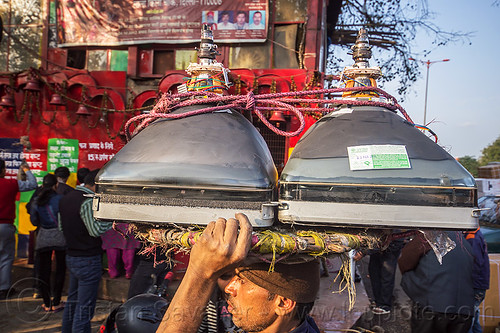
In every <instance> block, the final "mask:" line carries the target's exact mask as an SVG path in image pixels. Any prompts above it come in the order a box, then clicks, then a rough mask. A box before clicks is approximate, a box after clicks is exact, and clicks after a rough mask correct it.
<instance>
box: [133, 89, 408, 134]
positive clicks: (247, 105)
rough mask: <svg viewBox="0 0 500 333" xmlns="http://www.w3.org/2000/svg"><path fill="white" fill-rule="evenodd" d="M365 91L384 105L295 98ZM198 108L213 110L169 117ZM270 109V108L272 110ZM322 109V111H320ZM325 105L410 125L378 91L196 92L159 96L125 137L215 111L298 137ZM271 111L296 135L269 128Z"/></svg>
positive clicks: (397, 107) (393, 101)
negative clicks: (250, 115) (293, 123)
mask: <svg viewBox="0 0 500 333" xmlns="http://www.w3.org/2000/svg"><path fill="white" fill-rule="evenodd" d="M363 91H368V92H372V93H377V94H378V95H379V96H382V97H385V98H386V99H387V102H382V101H373V100H356V99H341V98H333V99H325V98H298V97H304V96H319V95H323V96H325V95H326V96H328V95H331V94H338V93H344V92H363ZM197 96H203V98H192V97H197ZM298 103H300V104H310V105H311V104H318V107H302V106H300V107H299V106H294V104H298ZM201 104H204V105H206V104H212V105H214V106H210V107H206V108H201V109H198V110H193V111H188V112H183V113H179V114H173V113H171V112H172V111H174V110H176V109H179V108H182V107H185V106H191V105H201ZM264 105H265V106H264ZM270 105H273V106H272V107H271V106H270ZM320 105H322V107H320ZM329 105H333V106H337V105H358V106H379V107H384V108H387V109H389V110H392V111H399V112H401V114H402V115H403V116H404V118H405V119H406V120H407V121H409V122H410V123H412V124H413V121H412V120H411V118H410V116H409V115H408V114H407V113H406V111H405V110H404V109H403V107H401V105H399V104H398V102H397V100H396V98H394V97H393V96H391V95H389V94H388V93H386V92H385V91H383V90H382V89H380V88H375V87H350V88H334V89H318V90H307V91H293V92H283V93H271V94H262V95H254V94H253V92H252V91H250V92H249V93H248V94H246V95H227V96H221V95H218V94H215V93H210V92H206V91H198V92H188V93H183V94H175V95H170V94H167V93H165V94H162V95H161V97H160V99H159V100H158V102H157V103H156V105H155V106H154V107H153V110H152V111H151V112H150V113H148V114H141V115H138V116H135V117H133V118H131V119H129V120H128V121H127V123H126V124H125V134H126V136H127V139H128V140H130V139H131V137H132V134H131V133H130V127H131V126H132V124H134V123H137V122H139V121H140V123H139V124H138V125H136V127H135V129H134V131H133V134H134V135H135V134H137V133H139V132H140V131H141V130H143V129H144V128H145V127H147V126H148V125H149V124H150V123H151V122H153V121H155V120H157V119H164V118H167V119H178V118H185V117H190V116H194V115H198V114H202V113H208V112H214V111H219V110H227V109H229V108H233V109H236V110H239V111H242V110H248V111H251V112H254V113H255V114H256V115H257V117H259V119H260V120H261V121H262V122H263V123H264V124H265V125H266V126H267V127H269V129H271V130H272V131H273V132H274V133H276V134H278V135H283V136H295V135H298V134H299V133H300V132H302V130H303V129H304V126H305V119H304V115H303V112H311V111H312V112H322V113H329V112H332V111H333V110H332V108H331V107H328V106H329ZM271 110H274V111H276V110H281V111H290V112H291V113H293V114H294V115H295V116H296V117H297V118H298V120H299V122H300V125H299V128H298V129H297V130H296V131H293V132H286V131H282V130H280V129H278V128H277V127H275V126H274V125H273V124H271V123H270V122H269V121H268V120H267V118H266V117H265V116H264V115H263V112H266V111H271Z"/></svg>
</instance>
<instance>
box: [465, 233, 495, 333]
mask: <svg viewBox="0 0 500 333" xmlns="http://www.w3.org/2000/svg"><path fill="white" fill-rule="evenodd" d="M465 239H466V240H467V241H468V242H469V244H470V245H471V247H472V254H473V255H474V267H473V268H472V283H473V287H474V318H473V319H472V326H471V328H470V330H469V333H482V332H483V329H482V327H481V325H480V324H479V306H480V305H481V303H482V302H483V300H484V296H485V295H486V290H488V289H490V259H489V256H488V248H487V246H486V242H485V240H484V237H483V233H482V232H481V230H480V228H479V227H478V228H477V229H476V230H474V231H468V232H466V233H465Z"/></svg>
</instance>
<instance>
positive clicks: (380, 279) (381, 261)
mask: <svg viewBox="0 0 500 333" xmlns="http://www.w3.org/2000/svg"><path fill="white" fill-rule="evenodd" d="M403 246H404V242H403V241H401V240H394V241H392V243H391V244H389V247H388V248H387V249H386V250H384V251H381V252H375V253H372V254H370V262H369V264H368V272H369V273H370V282H371V284H372V290H373V297H374V298H375V303H376V304H377V306H378V307H380V308H382V309H384V310H388V311H390V310H391V308H392V294H393V291H394V280H395V277H396V269H397V267H398V258H399V254H400V253H401V249H402V248H403Z"/></svg>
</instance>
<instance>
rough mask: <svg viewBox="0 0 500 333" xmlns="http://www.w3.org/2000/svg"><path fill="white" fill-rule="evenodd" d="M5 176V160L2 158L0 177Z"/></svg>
mask: <svg viewBox="0 0 500 333" xmlns="http://www.w3.org/2000/svg"><path fill="white" fill-rule="evenodd" d="M3 177H5V161H4V160H2V159H1V158H0V178H3Z"/></svg>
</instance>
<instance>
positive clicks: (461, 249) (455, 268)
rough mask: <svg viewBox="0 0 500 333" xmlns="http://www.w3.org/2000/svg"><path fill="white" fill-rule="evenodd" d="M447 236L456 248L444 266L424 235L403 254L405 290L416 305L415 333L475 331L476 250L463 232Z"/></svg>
mask: <svg viewBox="0 0 500 333" xmlns="http://www.w3.org/2000/svg"><path fill="white" fill-rule="evenodd" d="M446 234H447V235H448V237H449V238H450V239H451V240H452V241H453V242H454V243H455V247H454V248H453V249H452V250H451V251H449V252H448V253H446V254H445V255H444V256H443V257H442V264H440V263H439V261H438V259H437V257H436V254H435V253H434V251H432V250H431V246H430V244H429V242H428V241H427V239H426V238H425V236H424V234H423V233H418V234H417V235H416V236H415V237H414V238H413V239H412V240H411V241H410V242H409V243H408V244H406V245H405V247H403V250H402V251H401V257H400V258H399V260H398V264H399V268H400V269H401V273H402V274H403V277H402V279H401V286H402V287H403V290H404V291H405V293H406V294H407V295H408V297H410V299H411V300H412V301H413V308H412V314H411V319H410V326H411V331H412V333H435V332H440V333H466V332H468V331H469V328H470V327H471V323H472V316H473V312H474V289H473V287H472V286H473V282H472V266H473V261H474V258H473V255H472V249H471V247H470V245H469V243H468V242H467V241H466V240H465V239H464V237H463V235H462V233H461V232H451V231H449V232H447V233H446Z"/></svg>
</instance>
